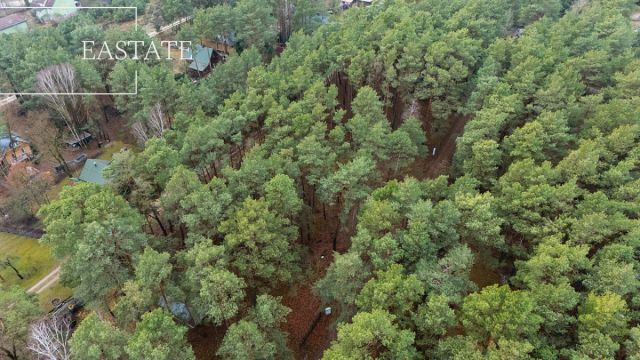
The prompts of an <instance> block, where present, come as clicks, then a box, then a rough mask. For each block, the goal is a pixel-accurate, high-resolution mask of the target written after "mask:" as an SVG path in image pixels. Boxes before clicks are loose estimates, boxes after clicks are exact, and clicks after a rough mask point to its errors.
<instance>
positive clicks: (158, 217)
mask: <svg viewBox="0 0 640 360" xmlns="http://www.w3.org/2000/svg"><path fill="white" fill-rule="evenodd" d="M151 213H152V214H153V218H154V219H155V220H156V222H157V223H158V226H160V230H162V234H163V235H164V236H167V235H168V233H167V229H166V228H165V227H164V225H163V224H162V221H161V220H160V214H158V210H156V209H152V210H151Z"/></svg>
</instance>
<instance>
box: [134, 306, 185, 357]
mask: <svg viewBox="0 0 640 360" xmlns="http://www.w3.org/2000/svg"><path fill="white" fill-rule="evenodd" d="M186 332H187V329H186V328H185V327H184V326H180V325H178V324H176V323H175V322H174V321H173V319H172V318H171V316H170V315H169V314H167V313H165V312H164V311H162V310H160V309H156V310H154V311H152V312H150V313H146V314H144V315H143V316H142V321H140V322H139V323H138V324H137V325H136V329H135V331H134V333H133V335H131V337H130V338H129V340H128V342H127V346H126V352H127V355H129V359H131V360H143V359H149V358H153V359H160V360H193V359H195V356H194V355H193V350H191V346H190V345H189V344H188V343H187V341H186V339H185V334H186Z"/></svg>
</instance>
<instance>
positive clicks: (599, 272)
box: [0, 0, 640, 360]
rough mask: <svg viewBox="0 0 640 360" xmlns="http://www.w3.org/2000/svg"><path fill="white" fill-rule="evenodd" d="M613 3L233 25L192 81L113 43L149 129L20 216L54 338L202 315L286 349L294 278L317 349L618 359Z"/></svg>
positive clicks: (119, 337)
mask: <svg viewBox="0 0 640 360" xmlns="http://www.w3.org/2000/svg"><path fill="white" fill-rule="evenodd" d="M237 3H238V4H235V5H234V7H233V8H231V7H230V6H231V5H226V4H225V5H218V7H219V8H218V7H214V8H210V9H214V10H209V9H207V10H198V11H196V15H195V19H194V22H193V24H191V25H189V26H190V27H191V28H185V29H187V30H189V29H190V30H189V31H196V32H198V33H202V31H198V29H197V28H198V26H202V27H204V28H206V27H207V24H210V21H213V20H215V17H214V19H213V20H212V18H211V17H212V16H214V15H215V14H216V12H215V10H216V9H217V10H220V11H222V8H224V9H226V10H225V11H231V9H236V10H237V7H242V6H245V7H246V9H245V10H244V11H242V13H247V12H248V9H251V6H249V5H247V4H248V1H247V0H245V1H238V2H237ZM256 6H259V5H256ZM635 6H637V4H636V1H633V0H591V1H583V0H579V1H571V0H545V1H530V0H518V1H515V2H514V1H507V0H490V1H486V0H395V1H392V0H386V1H374V5H372V6H369V7H363V8H353V9H350V10H347V11H344V12H343V13H340V14H337V15H334V16H331V17H330V20H329V21H328V23H327V24H324V25H322V26H319V27H317V28H313V29H308V28H304V27H299V28H298V31H296V32H295V33H293V34H292V35H291V37H290V38H289V39H288V40H287V42H286V49H285V50H284V51H283V52H282V53H281V54H280V55H276V54H274V53H273V52H269V51H265V45H264V41H263V40H264V37H257V38H255V40H251V39H254V37H255V36H257V35H256V34H253V36H254V37H252V36H250V35H247V36H246V39H247V41H246V44H247V47H246V49H243V50H242V51H241V52H240V53H239V54H237V55H233V56H231V57H230V58H229V59H228V60H227V61H226V62H225V63H224V64H222V65H219V66H218V67H216V68H215V69H214V70H213V71H212V73H211V75H210V76H209V77H207V78H206V79H202V81H200V82H199V83H198V84H193V83H191V82H189V81H186V82H180V81H176V80H175V79H174V78H173V76H172V75H171V73H170V72H169V71H168V70H167V69H165V67H164V66H162V65H160V64H154V63H142V62H138V63H134V62H129V61H125V62H120V63H118V64H116V65H115V66H114V67H113V69H111V70H110V72H109V73H108V74H107V73H104V74H103V76H102V78H103V81H105V84H106V85H108V86H109V87H110V89H111V90H113V91H120V90H127V89H129V88H130V86H132V85H131V84H130V83H127V79H131V76H130V75H131V74H132V73H133V72H134V71H136V70H139V71H140V82H141V84H140V89H141V92H140V94H139V95H138V96H128V97H122V98H118V99H117V100H116V105H117V106H118V109H119V110H120V111H122V112H126V114H127V115H128V116H129V117H130V119H131V120H130V121H131V123H132V124H136V123H142V124H143V125H144V126H145V129H147V130H148V129H150V128H151V126H150V124H149V123H148V122H149V121H151V120H149V114H152V115H151V118H153V112H154V111H161V112H162V114H163V116H165V117H166V118H167V119H170V126H169V128H167V129H163V130H162V131H157V132H152V131H146V136H145V137H144V140H145V142H144V144H143V148H142V150H141V151H140V152H138V153H135V152H131V151H129V152H122V153H120V154H116V156H115V157H114V160H113V162H112V163H111V165H110V166H109V167H108V168H107V169H106V170H105V175H106V177H107V178H108V179H109V184H108V186H106V187H100V186H97V185H90V184H80V185H77V186H73V187H67V188H66V189H65V190H63V192H62V194H61V196H60V199H59V200H57V201H54V202H52V203H51V204H49V205H46V206H44V207H43V208H42V209H41V211H40V213H39V215H40V216H41V217H42V219H43V222H44V224H45V227H46V234H45V235H44V237H43V238H42V240H41V241H42V242H43V243H45V244H47V245H49V246H50V247H51V248H52V249H53V251H54V253H55V255H56V256H57V257H58V258H59V259H61V260H62V261H63V265H62V279H63V281H64V283H65V284H67V285H69V286H70V287H72V288H73V289H74V294H75V295H76V296H77V297H79V298H81V299H82V300H83V301H85V302H86V303H87V304H88V305H89V307H90V308H92V309H93V310H95V311H96V314H99V316H98V315H91V316H90V317H88V318H87V319H85V320H83V321H82V322H81V323H80V324H79V326H78V328H77V330H76V331H75V333H74V335H73V337H72V340H71V351H72V354H73V355H74V356H75V357H76V358H77V359H124V358H128V359H148V358H154V359H167V360H168V359H172V360H173V359H194V358H195V355H194V353H193V351H192V349H191V346H190V343H189V342H188V341H187V337H186V335H185V334H186V333H187V331H188V330H189V329H191V328H194V327H198V326H211V327H214V328H215V329H217V330H218V331H220V332H222V333H224V336H223V338H222V336H221V338H222V339H221V340H220V339H219V340H217V341H218V342H219V346H218V348H217V350H216V351H217V355H218V356H219V357H220V358H225V359H275V358H278V359H281V358H287V357H292V356H294V353H293V352H292V350H291V349H290V344H289V343H288V342H287V336H288V334H287V332H286V331H285V330H284V329H285V326H284V325H283V324H284V323H285V321H286V319H287V317H288V316H289V315H290V314H292V311H293V312H294V313H295V309H291V308H290V307H287V306H285V304H284V303H283V301H282V296H283V295H286V294H287V291H288V290H291V289H295V288H299V287H300V286H302V285H305V286H312V287H313V293H314V294H315V296H317V297H318V298H320V299H321V300H322V304H323V306H322V308H324V307H325V306H330V307H332V308H333V315H332V316H334V324H331V326H336V327H337V336H336V338H335V339H334V340H333V341H332V342H330V343H329V342H328V347H327V349H326V350H325V351H324V354H323V358H324V359H372V358H380V359H420V358H431V359H460V360H462V359H465V360H466V359H530V358H535V359H613V358H619V359H620V358H628V359H640V293H639V288H640V280H639V276H638V273H639V271H640V217H639V216H640V179H639V176H638V175H639V170H640V80H639V79H640V58H639V56H638V55H639V53H638V45H640V36H639V35H638V33H637V32H634V30H633V29H632V26H631V23H630V21H629V17H630V15H631V13H632V10H633V9H634V7H635ZM241 9H242V8H241ZM263 15H264V14H263ZM261 16H262V15H261ZM265 16H267V17H269V16H271V15H270V14H266V15H265ZM262 17H264V16H262ZM267 20H268V19H267ZM267 20H265V21H267ZM201 30H202V29H201ZM216 31H217V30H216ZM216 31H213V30H212V32H211V33H210V34H209V35H206V36H210V37H212V38H214V37H216V36H218V35H220V33H216ZM224 31H228V30H227V29H220V30H219V32H224ZM246 34H251V32H250V31H249V30H247V32H246ZM78 36H79V35H78ZM182 36H184V37H188V36H189V34H188V31H186V30H185V31H183V33H182ZM63 40H64V39H60V41H61V42H62V41H63ZM249 44H251V45H253V46H248V45H249ZM267 44H268V43H267ZM51 51H54V50H51ZM55 51H62V50H55ZM2 61H4V60H2ZM96 75H97V74H96ZM25 76H26V75H25ZM25 79H26V77H25ZM25 81H27V80H25ZM462 128H464V131H462ZM458 134H460V136H459V137H458V138H457V140H456V141H455V155H454V154H453V153H452V152H453V148H452V147H451V148H449V147H447V146H443V147H440V145H441V144H446V143H447V140H451V141H453V139H454V138H455V136H456V135H458ZM447 152H451V153H450V154H449V153H447ZM442 159H444V161H440V160H442ZM448 160H451V163H449V162H448ZM317 247H322V248H324V249H327V251H326V252H325V253H322V256H323V259H324V258H325V257H326V258H327V259H328V260H329V261H327V259H325V260H324V261H325V263H323V262H320V261H319V258H320V255H321V254H320V253H317V252H314V250H313V249H314V248H317ZM322 264H324V265H322ZM0 317H1V314H0ZM310 325H311V324H309V326H310ZM289 335H290V334H289ZM212 341H213V340H212Z"/></svg>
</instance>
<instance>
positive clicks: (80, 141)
mask: <svg viewBox="0 0 640 360" xmlns="http://www.w3.org/2000/svg"><path fill="white" fill-rule="evenodd" d="M91 141H93V135H91V133H89V132H87V131H83V132H81V133H80V134H78V136H77V137H76V136H70V137H68V138H66V139H64V143H65V145H67V147H68V148H71V149H74V150H77V149H80V148H81V147H82V146H83V145H88V144H90V143H91Z"/></svg>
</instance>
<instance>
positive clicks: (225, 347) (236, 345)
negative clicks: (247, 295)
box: [217, 320, 276, 360]
mask: <svg viewBox="0 0 640 360" xmlns="http://www.w3.org/2000/svg"><path fill="white" fill-rule="evenodd" d="M217 354H218V355H219V356H222V357H224V358H225V359H234V360H241V359H255V360H259V359H275V358H276V344H274V343H273V342H271V341H269V340H268V339H267V337H266V334H265V333H264V332H263V331H261V330H260V329H259V328H258V325H256V324H255V323H254V322H251V321H247V320H240V321H239V322H237V323H235V324H233V325H231V326H230V327H229V330H227V333H226V334H225V336H224V340H223V341H222V345H220V348H219V349H218V352H217Z"/></svg>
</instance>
